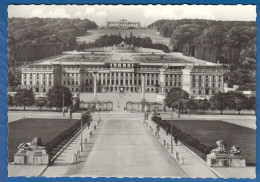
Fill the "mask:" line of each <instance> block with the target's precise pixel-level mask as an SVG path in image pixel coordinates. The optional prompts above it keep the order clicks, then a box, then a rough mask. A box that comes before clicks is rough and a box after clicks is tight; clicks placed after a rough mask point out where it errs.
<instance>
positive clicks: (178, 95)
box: [165, 88, 189, 113]
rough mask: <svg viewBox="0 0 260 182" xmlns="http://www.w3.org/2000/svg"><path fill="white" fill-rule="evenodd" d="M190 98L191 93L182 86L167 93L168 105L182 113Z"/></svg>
mask: <svg viewBox="0 0 260 182" xmlns="http://www.w3.org/2000/svg"><path fill="white" fill-rule="evenodd" d="M188 99H189V94H188V93H187V92H186V91H184V90H182V89H181V88H172V89H171V90H170V92H168V93H167V95H166V99H165V102H166V105H167V107H169V108H172V109H178V110H179V112H178V113H180V111H181V109H183V108H185V103H186V100H188Z"/></svg>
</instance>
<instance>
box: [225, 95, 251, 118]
mask: <svg viewBox="0 0 260 182" xmlns="http://www.w3.org/2000/svg"><path fill="white" fill-rule="evenodd" d="M227 94H228V98H229V102H228V104H229V105H228V106H229V108H230V109H234V110H235V111H238V114H239V115H240V111H242V110H244V109H246V100H247V98H246V96H245V95H243V94H242V93H238V92H228V93H227Z"/></svg>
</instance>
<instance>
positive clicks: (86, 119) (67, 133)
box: [46, 112, 92, 154]
mask: <svg viewBox="0 0 260 182" xmlns="http://www.w3.org/2000/svg"><path fill="white" fill-rule="evenodd" d="M81 118H82V125H83V126H84V125H85V124H87V123H90V122H91V120H92V116H91V114H90V113H89V112H86V113H83V114H82V117H81ZM80 127H81V119H80V120H78V121H77V122H76V123H75V124H74V125H72V126H71V127H70V128H68V129H66V130H64V131H63V132H61V133H60V134H59V135H57V136H56V137H55V138H53V139H52V140H51V141H49V142H48V143H47V144H46V149H47V152H48V153H49V154H50V153H51V152H52V151H53V149H55V148H56V147H57V146H58V145H60V144H61V142H62V141H64V140H67V139H69V138H71V137H73V136H74V135H75V134H76V133H77V132H78V131H79V130H80Z"/></svg>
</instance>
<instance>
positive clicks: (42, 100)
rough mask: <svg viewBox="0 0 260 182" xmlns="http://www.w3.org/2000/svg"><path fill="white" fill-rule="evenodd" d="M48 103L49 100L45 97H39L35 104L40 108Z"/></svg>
mask: <svg viewBox="0 0 260 182" xmlns="http://www.w3.org/2000/svg"><path fill="white" fill-rule="evenodd" d="M46 104H47V100H46V98H44V97H39V98H38V99H36V101H35V105H36V107H40V110H41V109H42V107H43V106H45V105H46Z"/></svg>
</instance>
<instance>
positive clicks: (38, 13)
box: [30, 9, 43, 17]
mask: <svg viewBox="0 0 260 182" xmlns="http://www.w3.org/2000/svg"><path fill="white" fill-rule="evenodd" d="M42 15H43V11H42V10H41V9H35V10H33V12H32V13H31V15H30V16H31V17H41V16H42Z"/></svg>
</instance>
